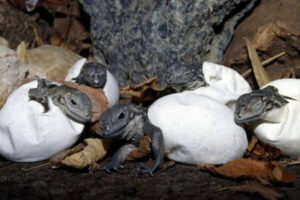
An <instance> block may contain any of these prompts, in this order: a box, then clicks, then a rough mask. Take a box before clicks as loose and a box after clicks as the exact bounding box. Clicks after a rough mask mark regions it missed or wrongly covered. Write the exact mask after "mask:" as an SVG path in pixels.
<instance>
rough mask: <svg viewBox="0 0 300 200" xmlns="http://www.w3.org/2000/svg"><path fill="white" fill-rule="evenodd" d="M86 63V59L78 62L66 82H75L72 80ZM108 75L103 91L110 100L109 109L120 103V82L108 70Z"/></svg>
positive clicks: (71, 69)
mask: <svg viewBox="0 0 300 200" xmlns="http://www.w3.org/2000/svg"><path fill="white" fill-rule="evenodd" d="M85 62H86V59H85V58H83V59H80V60H78V61H77V62H76V63H75V64H74V65H73V66H72V67H71V68H70V70H69V72H68V74H67V76H66V77H65V81H73V82H74V80H72V78H75V77H77V76H78V75H79V74H80V70H81V68H82V66H83V65H84V63H85ZM106 72H107V73H106V74H107V80H106V83H105V85H104V88H103V91H104V94H105V96H106V98H107V100H108V103H109V107H111V106H113V105H115V104H117V103H118V101H119V86H118V82H117V81H116V79H115V78H114V76H113V75H112V74H111V73H110V72H109V71H108V70H106Z"/></svg>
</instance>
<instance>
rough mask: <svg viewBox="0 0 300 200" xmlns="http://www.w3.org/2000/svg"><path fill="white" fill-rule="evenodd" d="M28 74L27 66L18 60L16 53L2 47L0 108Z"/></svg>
mask: <svg viewBox="0 0 300 200" xmlns="http://www.w3.org/2000/svg"><path fill="white" fill-rule="evenodd" d="M26 72H27V66H26V64H25V63H24V62H23V61H22V60H19V59H18V58H17V54H16V52H15V51H14V50H12V49H10V48H8V47H7V46H1V45H0V108H1V107H2V106H3V104H4V103H5V101H6V99H7V97H8V95H9V94H10V93H11V92H12V91H13V90H14V89H15V88H17V87H18V86H20V85H21V84H22V82H23V80H24V78H25V74H26Z"/></svg>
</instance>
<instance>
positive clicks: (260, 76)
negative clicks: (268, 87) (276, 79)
mask: <svg viewBox="0 0 300 200" xmlns="http://www.w3.org/2000/svg"><path fill="white" fill-rule="evenodd" d="M245 40H246V44H247V49H248V55H249V58H250V61H251V64H252V68H253V72H254V76H255V78H256V81H257V84H258V86H259V87H262V86H264V85H265V84H267V83H269V82H271V79H270V77H269V76H268V74H267V72H266V70H265V69H264V67H263V66H262V64H261V61H260V59H259V57H258V55H257V53H256V51H255V48H254V46H253V44H252V43H251V42H250V40H249V39H248V38H245Z"/></svg>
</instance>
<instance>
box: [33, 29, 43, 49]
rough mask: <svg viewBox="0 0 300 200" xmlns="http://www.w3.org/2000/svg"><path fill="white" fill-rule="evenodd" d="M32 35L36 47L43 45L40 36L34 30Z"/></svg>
mask: <svg viewBox="0 0 300 200" xmlns="http://www.w3.org/2000/svg"><path fill="white" fill-rule="evenodd" d="M33 34H34V43H35V45H36V46H37V47H39V46H42V45H43V40H42V39H41V37H40V34H39V33H38V31H37V29H36V28H33Z"/></svg>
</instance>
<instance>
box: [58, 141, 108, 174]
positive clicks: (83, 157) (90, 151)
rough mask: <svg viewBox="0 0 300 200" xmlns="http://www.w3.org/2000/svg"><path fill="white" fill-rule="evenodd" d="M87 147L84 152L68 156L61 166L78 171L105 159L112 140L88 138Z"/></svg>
mask: <svg viewBox="0 0 300 200" xmlns="http://www.w3.org/2000/svg"><path fill="white" fill-rule="evenodd" d="M84 142H85V144H86V146H85V147H84V148H83V150H82V151H80V152H77V153H74V154H72V155H69V156H67V157H66V158H65V159H63V160H62V161H61V164H63V165H65V166H69V167H73V168H77V169H82V168H85V167H87V166H90V165H92V164H93V163H95V162H97V161H98V160H100V159H102V158H104V156H105V155H106V153H107V150H108V148H109V146H110V140H104V139H98V138H88V139H85V140H84Z"/></svg>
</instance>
